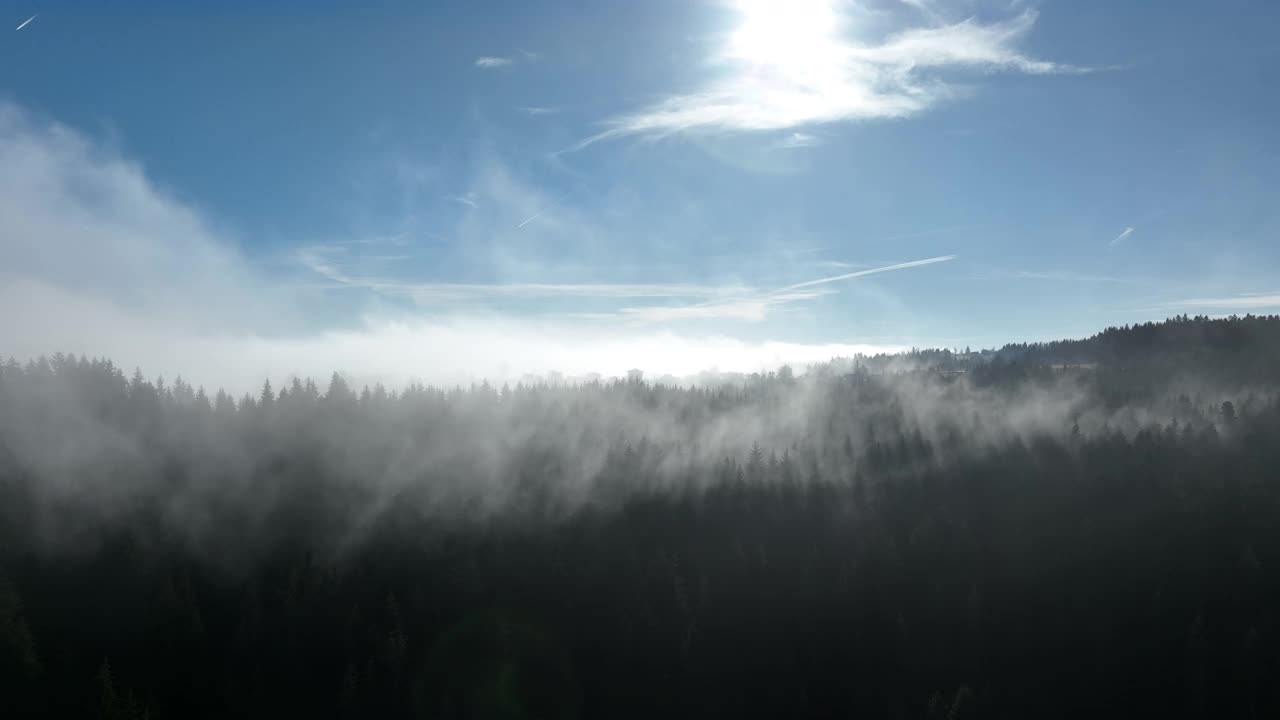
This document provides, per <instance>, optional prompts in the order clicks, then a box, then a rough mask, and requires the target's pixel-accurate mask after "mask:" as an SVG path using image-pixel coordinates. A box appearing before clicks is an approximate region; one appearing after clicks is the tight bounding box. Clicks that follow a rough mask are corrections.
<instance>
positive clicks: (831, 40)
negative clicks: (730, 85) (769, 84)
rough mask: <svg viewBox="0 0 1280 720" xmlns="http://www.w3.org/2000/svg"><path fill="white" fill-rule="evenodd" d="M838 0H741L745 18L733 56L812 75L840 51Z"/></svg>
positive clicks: (732, 42)
mask: <svg viewBox="0 0 1280 720" xmlns="http://www.w3.org/2000/svg"><path fill="white" fill-rule="evenodd" d="M836 4H837V3H836V2H834V1H833V0H791V1H790V2H779V1H778V0H735V1H734V3H733V5H734V8H735V9H736V10H737V11H738V12H739V13H740V15H741V21H740V22H739V24H738V26H737V27H736V28H734V30H733V32H732V34H731V35H730V37H729V42H728V44H727V47H726V49H725V55H726V56H727V57H728V58H730V59H733V60H738V61H742V62H746V63H751V64H754V65H758V66H767V67H771V68H773V69H775V70H777V71H780V72H782V73H784V74H791V75H806V74H809V73H811V72H813V71H814V70H815V69H818V68H821V67H823V66H826V65H828V64H829V63H830V62H831V61H832V60H833V59H834V58H833V57H832V53H833V51H836V50H838V48H839V45H840V43H839V42H838V34H839V31H840V26H841V16H840V13H839V12H837V10H836Z"/></svg>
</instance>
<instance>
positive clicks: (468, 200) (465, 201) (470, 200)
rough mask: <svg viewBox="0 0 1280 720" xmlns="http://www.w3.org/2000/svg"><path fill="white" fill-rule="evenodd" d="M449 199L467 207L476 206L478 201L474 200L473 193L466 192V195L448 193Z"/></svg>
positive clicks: (478, 205) (478, 204)
mask: <svg viewBox="0 0 1280 720" xmlns="http://www.w3.org/2000/svg"><path fill="white" fill-rule="evenodd" d="M449 199H450V200H452V201H454V202H456V203H459V204H462V205H467V206H469V207H473V208H478V207H480V203H478V202H476V198H475V193H467V194H466V195H450V196H449Z"/></svg>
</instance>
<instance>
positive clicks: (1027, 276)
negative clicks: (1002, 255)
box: [978, 270, 1141, 283]
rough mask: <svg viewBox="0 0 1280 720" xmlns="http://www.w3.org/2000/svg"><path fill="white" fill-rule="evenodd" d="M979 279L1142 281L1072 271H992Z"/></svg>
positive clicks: (983, 274)
mask: <svg viewBox="0 0 1280 720" xmlns="http://www.w3.org/2000/svg"><path fill="white" fill-rule="evenodd" d="M978 277H981V278H983V279H988V278H998V279H1014V280H1037V281H1049V282H1063V283H1129V282H1140V281H1141V279H1140V278H1133V277H1119V276H1116V275H1096V274H1093V273H1081V272H1075V271H1072V270H991V271H987V272H983V273H980V274H979V275H978Z"/></svg>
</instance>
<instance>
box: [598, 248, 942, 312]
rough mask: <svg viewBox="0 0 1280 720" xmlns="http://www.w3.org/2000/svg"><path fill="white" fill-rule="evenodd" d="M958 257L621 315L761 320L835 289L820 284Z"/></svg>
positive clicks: (936, 260)
mask: <svg viewBox="0 0 1280 720" xmlns="http://www.w3.org/2000/svg"><path fill="white" fill-rule="evenodd" d="M956 257H958V256H956V255H942V256H939V257H932V258H925V259H923V260H912V261H910V262H904V263H895V264H893V265H884V266H881V267H874V268H868V269H866V270H858V271H856V272H849V273H843V274H840V275H831V276H829V277H822V278H817V279H815V280H806V281H804V282H799V283H795V284H794V285H788V286H786V287H782V288H778V289H776V290H770V291H767V292H757V293H751V294H747V295H743V296H741V297H732V298H727V299H722V300H708V301H706V302H703V303H698V304H695V305H685V306H670V305H658V306H644V307H627V308H623V309H622V310H621V311H619V315H620V316H622V317H626V318H631V319H634V320H639V321H644V322H667V321H670V320H687V319H714V318H721V319H734V320H749V321H757V322H758V321H761V320H764V319H765V318H766V317H768V314H769V311H770V309H772V308H775V307H777V306H780V305H786V304H789V303H794V302H800V301H805V300H813V299H815V298H818V297H820V296H822V295H825V294H828V293H829V292H831V291H830V290H827V289H824V288H819V287H818V286H820V285H828V284H831V283H837V282H841V281H844V280H852V279H854V278H860V277H865V276H867V275H874V274H876V273H883V272H892V271H895V270H906V269H908V268H914V267H922V266H925V265H933V264H935V263H942V262H948V261H950V260H954V259H956Z"/></svg>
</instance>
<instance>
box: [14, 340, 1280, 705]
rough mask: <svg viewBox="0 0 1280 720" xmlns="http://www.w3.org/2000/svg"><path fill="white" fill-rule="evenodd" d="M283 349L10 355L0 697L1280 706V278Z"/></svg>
mask: <svg viewBox="0 0 1280 720" xmlns="http://www.w3.org/2000/svg"><path fill="white" fill-rule="evenodd" d="M51 350H52V349H51ZM0 352H3V347H2V346H0ZM282 385H283V386H281V387H275V386H273V385H272V384H271V383H270V382H269V381H268V382H265V383H264V384H263V386H262V387H261V389H260V391H258V392H255V393H253V394H248V395H242V396H240V397H235V396H232V395H230V394H228V393H227V392H224V391H221V390H218V389H216V388H203V387H199V386H198V385H193V384H192V382H191V381H190V380H188V379H183V378H177V377H175V378H172V379H171V380H166V379H163V378H156V379H148V378H147V377H145V376H144V375H143V373H142V371H141V370H140V369H139V370H127V369H125V368H121V367H117V366H116V365H114V364H113V363H112V362H111V360H110V359H107V358H92V359H91V358H87V357H83V356H80V357H77V356H72V355H67V354H63V353H55V354H52V355H49V356H46V357H40V358H31V359H24V361H22V362H19V361H17V360H8V361H7V362H6V363H4V364H2V365H0V707H3V711H0V714H2V715H3V716H4V717H13V718H18V717H81V718H106V719H111V720H140V719H142V718H149V719H152V720H162V719H168V718H232V717H234V718H279V717H313V718H320V717H326V718H327V717H333V718H411V717H412V718H418V717H421V718H654V717H815V718H855V717H865V718H920V719H922V720H925V719H927V720H935V719H939V720H940V719H942V718H948V719H951V720H956V719H968V718H1029V717H1034V718H1058V717H1061V718H1068V717H1070V718H1078V717H1125V718H1132V717H1164V718H1210V717H1212V718H1254V717H1264V716H1269V717H1274V716H1276V715H1277V714H1278V713H1280V683H1277V680H1280V623H1278V618H1277V617H1276V613H1277V610H1278V609H1280V574H1278V573H1277V572H1276V568H1278V567H1280V522H1277V518H1280V316H1244V317H1235V316H1232V317H1229V318H1207V317H1194V318H1191V317H1186V316H1179V317H1174V318H1170V319H1168V320H1166V321H1164V322H1154V323H1145V324H1139V325H1133V326H1124V327H1115V328H1108V329H1106V330H1104V331H1102V332H1100V333H1098V334H1097V335H1095V336H1093V337H1090V338H1086V339H1081V340H1064V341H1059V342H1049V343H1030V344H1016V345H1007V346H1005V347H1003V348H994V349H988V350H976V351H975V350H969V349H965V350H963V351H961V350H914V351H911V352H907V353H902V354H897V355H880V356H874V357H854V358H836V359H833V360H832V361H831V362H829V363H825V364H820V365H815V366H812V367H808V368H799V369H795V370H793V369H791V368H786V367H783V368H781V369H779V370H777V371H774V372H768V373H761V374H754V375H748V376H736V377H725V378H721V379H719V380H718V381H715V382H699V383H694V384H681V383H668V382H658V383H653V382H647V381H646V380H645V379H644V377H643V375H642V374H640V373H638V372H637V373H632V374H631V375H630V376H629V377H627V378H623V379H611V380H595V381H590V382H561V381H556V382H552V381H530V382H527V383H519V384H516V385H502V386H493V385H490V384H488V383H484V382H481V383H477V384H475V385H472V386H469V387H432V386H427V385H422V384H412V385H409V386H407V387H399V388H384V387H382V386H381V385H374V386H373V387H357V386H355V384H354V383H353V382H352V381H350V380H349V379H348V378H346V377H344V376H343V375H341V374H339V373H334V374H333V375H332V376H331V377H330V378H322V379H320V380H318V381H317V380H313V379H308V378H290V379H289V380H288V381H287V382H285V383H283V384H282Z"/></svg>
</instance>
